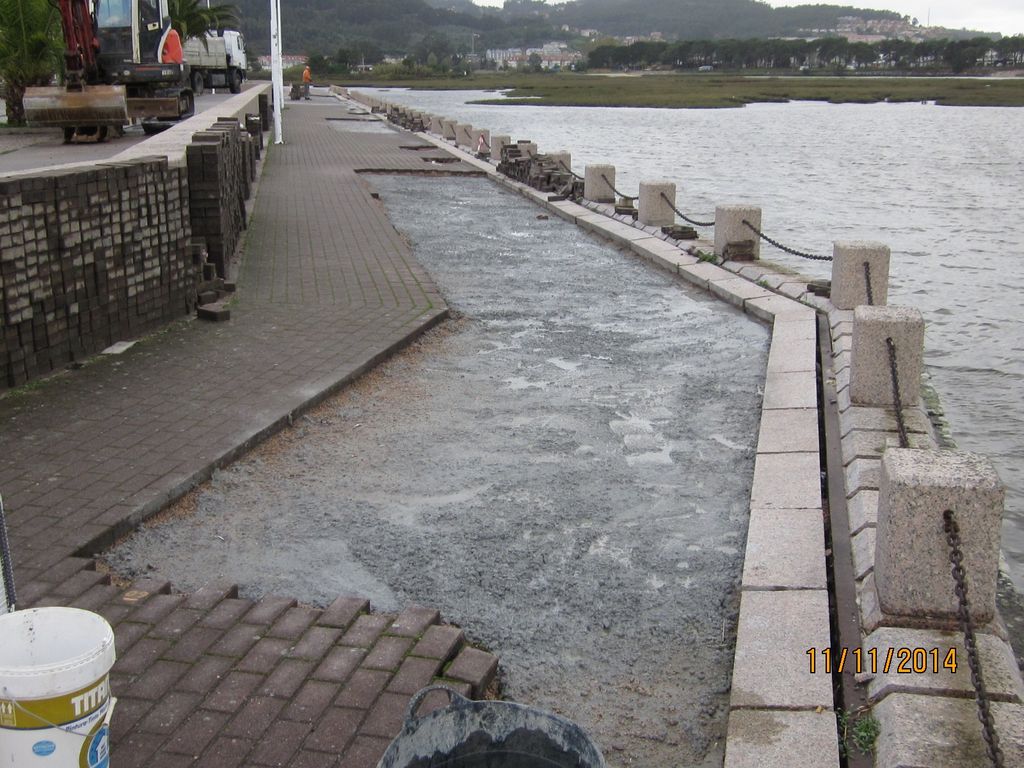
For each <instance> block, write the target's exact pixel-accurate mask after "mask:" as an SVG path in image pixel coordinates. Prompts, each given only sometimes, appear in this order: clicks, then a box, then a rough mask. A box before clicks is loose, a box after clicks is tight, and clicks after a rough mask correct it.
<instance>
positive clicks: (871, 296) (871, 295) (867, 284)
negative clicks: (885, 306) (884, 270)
mask: <svg viewBox="0 0 1024 768" xmlns="http://www.w3.org/2000/svg"><path fill="white" fill-rule="evenodd" d="M864 290H865V291H866V292H867V295H868V306H869V307H873V306H874V305H875V290H874V289H873V288H872V287H871V264H870V263H869V262H866V261H865V262H864Z"/></svg>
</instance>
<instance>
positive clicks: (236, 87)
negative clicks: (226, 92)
mask: <svg viewBox="0 0 1024 768" xmlns="http://www.w3.org/2000/svg"><path fill="white" fill-rule="evenodd" d="M228 88H230V89H231V92H232V93H241V92H242V73H241V72H239V71H238V70H237V69H232V70H231V71H229V72H228Z"/></svg>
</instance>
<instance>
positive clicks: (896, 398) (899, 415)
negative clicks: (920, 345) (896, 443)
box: [885, 336, 910, 448]
mask: <svg viewBox="0 0 1024 768" xmlns="http://www.w3.org/2000/svg"><path fill="white" fill-rule="evenodd" d="M885 346H886V347H887V348H888V349H889V373H890V375H891V376H892V402H893V407H894V408H895V409H896V429H897V430H899V433H900V448H909V447H910V438H909V437H907V425H906V422H904V421H903V399H902V398H901V397H900V370H899V368H898V367H897V365H896V342H895V341H893V340H892V336H890V337H889V338H887V339H886V340H885Z"/></svg>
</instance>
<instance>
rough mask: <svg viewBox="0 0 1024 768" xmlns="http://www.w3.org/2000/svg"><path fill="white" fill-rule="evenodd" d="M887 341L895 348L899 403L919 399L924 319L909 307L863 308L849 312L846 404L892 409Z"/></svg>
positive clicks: (913, 401)
mask: <svg viewBox="0 0 1024 768" xmlns="http://www.w3.org/2000/svg"><path fill="white" fill-rule="evenodd" d="M888 339H892V342H893V344H894V346H895V349H896V371H897V374H898V378H899V385H900V386H899V395H900V403H901V404H902V405H903V407H904V408H906V407H909V406H912V405H917V403H918V402H919V401H920V399H921V371H922V368H923V364H924V318H923V317H922V316H921V313H920V311H918V310H917V309H914V308H912V307H867V306H859V307H857V308H856V309H854V310H853V341H852V343H851V346H850V401H851V402H852V403H853V404H854V405H864V406H870V407H875V408H893V407H894V405H895V404H894V402H893V384H892V369H891V366H890V363H889V344H888V341H887V340H888Z"/></svg>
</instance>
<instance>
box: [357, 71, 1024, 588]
mask: <svg viewBox="0 0 1024 768" xmlns="http://www.w3.org/2000/svg"><path fill="white" fill-rule="evenodd" d="M364 90H366V91H367V92H374V91H373V89H364ZM378 93H380V94H381V95H385V94H387V95H386V96H385V97H386V98H388V99H389V100H391V101H398V102H402V103H406V104H408V105H410V106H414V107H418V108H422V109H425V110H428V111H430V112H433V113H436V114H444V115H447V116H450V117H452V118H456V119H459V120H461V121H465V122H469V123H472V124H473V125H476V126H480V127H486V128H490V129H491V132H492V133H505V134H509V135H511V136H512V137H513V139H521V138H529V139H531V140H533V141H536V142H537V143H538V144H539V146H540V148H541V151H553V150H557V149H568V150H571V151H572V153H573V165H574V166H575V167H576V170H577V171H578V172H582V168H583V166H584V165H585V164H586V163H597V162H607V163H612V164H613V165H615V166H616V168H617V184H616V186H617V187H618V188H619V189H621V190H622V191H623V192H626V193H627V194H631V193H635V190H636V189H637V185H638V183H639V181H640V180H641V179H645V180H646V179H661V178H664V179H668V180H671V181H675V182H676V184H677V185H678V188H679V193H678V200H679V205H680V208H682V209H683V210H684V211H686V212H687V213H688V214H689V215H691V216H694V215H695V214H696V217H697V218H704V217H706V216H708V215H711V214H713V212H714V206H715V204H716V203H729V202H742V201H750V202H753V203H756V204H758V205H761V206H762V207H763V209H764V221H763V228H764V230H765V232H766V233H767V234H769V235H771V236H773V237H774V238H775V239H777V240H780V241H781V242H783V243H786V244H788V245H791V246H793V247H796V248H798V249H801V250H807V251H812V252H816V253H822V254H831V252H832V242H833V241H834V240H850V239H868V240H879V241H882V242H884V243H886V244H888V245H889V246H890V247H891V248H892V252H893V263H892V283H891V289H890V303H892V304H903V305H909V306H915V307H918V308H919V309H920V310H921V311H922V312H923V313H924V315H925V318H926V320H927V323H928V331H927V340H926V362H927V365H928V368H929V371H930V372H931V374H932V376H933V379H934V383H935V386H936V388H937V389H938V391H939V393H940V395H941V397H942V402H943V405H944V407H945V409H946V412H947V414H948V417H949V420H950V423H951V425H952V429H953V434H954V437H955V438H956V440H957V443H958V445H959V446H960V448H961V449H963V450H970V451H976V452H979V453H983V454H986V455H987V456H989V457H991V459H992V460H993V461H994V462H995V464H996V466H997V467H998V469H999V473H1000V475H1001V477H1002V479H1003V481H1004V483H1005V484H1006V486H1007V491H1008V500H1007V512H1006V516H1005V522H1004V526H1003V551H1004V554H1005V558H1006V564H1007V569H1008V571H1009V575H1010V577H1011V579H1012V580H1013V581H1014V583H1015V584H1016V587H1017V589H1018V591H1022V590H1024V462H1022V461H1021V459H1022V457H1024V342H1022V340H1021V339H1022V336H1024V327H1022V326H1024V312H1022V311H1021V308H1020V294H1021V288H1022V286H1024V265H1022V264H1021V261H1022V257H1024V231H1022V229H1024V228H1022V224H1024V221H1022V219H1024V216H1022V214H1021V208H1020V201H1021V200H1022V199H1024V141H1022V140H1021V137H1022V136H1024V109H1009V108H1007V109H1002V108H965V107H957V108H952V107H937V106H934V105H929V104H873V105H859V104H857V105H853V104H851V105H830V104H817V103H809V102H800V103H793V104H760V105H754V106H749V107H746V108H744V109H723V110H667V109H666V110H659V109H598V108H593V109H592V108H560V107H529V106H525V107H524V106H516V107H513V106H508V107H501V106H483V105H473V104H468V103H466V102H468V101H472V100H474V99H480V98H493V97H494V94H493V93H489V94H484V93H482V92H478V91H477V92H472V91H463V92H436V93H432V92H413V91H390V92H384V91H378ZM764 255H765V257H766V258H770V259H773V260H777V261H780V262H782V263H785V264H789V265H791V266H793V267H795V268H798V269H799V270H800V271H801V272H803V273H804V274H814V275H822V276H827V275H828V273H829V269H830V268H829V267H828V265H820V264H818V263H815V262H810V261H806V260H802V259H798V258H794V257H790V256H787V255H785V254H782V253H780V252H778V251H775V249H773V248H768V249H767V250H765V251H764Z"/></svg>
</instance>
